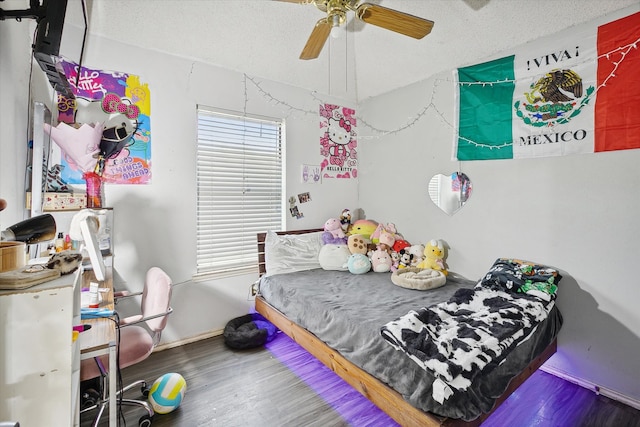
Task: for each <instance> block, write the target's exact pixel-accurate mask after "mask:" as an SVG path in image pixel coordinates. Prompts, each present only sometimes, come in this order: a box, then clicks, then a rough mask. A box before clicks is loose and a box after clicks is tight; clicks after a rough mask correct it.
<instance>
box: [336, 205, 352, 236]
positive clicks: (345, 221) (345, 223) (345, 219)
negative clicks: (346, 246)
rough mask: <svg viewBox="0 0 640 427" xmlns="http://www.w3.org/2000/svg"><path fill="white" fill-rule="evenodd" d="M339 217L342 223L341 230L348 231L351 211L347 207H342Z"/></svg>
mask: <svg viewBox="0 0 640 427" xmlns="http://www.w3.org/2000/svg"><path fill="white" fill-rule="evenodd" d="M339 219H340V224H341V225H342V231H344V232H345V233H349V229H350V228H351V211H350V210H349V209H343V210H342V213H341V214H340V218H339Z"/></svg>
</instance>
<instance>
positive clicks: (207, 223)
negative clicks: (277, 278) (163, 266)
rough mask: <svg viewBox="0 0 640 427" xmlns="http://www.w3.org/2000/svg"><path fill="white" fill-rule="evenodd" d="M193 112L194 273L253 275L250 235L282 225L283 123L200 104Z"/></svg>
mask: <svg viewBox="0 0 640 427" xmlns="http://www.w3.org/2000/svg"><path fill="white" fill-rule="evenodd" d="M197 114H198V150H197V187H198V188H197V191H198V196H197V204H198V205H197V230H196V232H197V274H198V275H202V274H216V275H229V274H230V273H233V274H245V273H250V272H253V271H257V264H258V251H257V247H256V246H257V243H256V233H259V232H263V231H267V230H281V229H282V228H283V226H282V225H283V223H284V214H283V212H284V208H283V204H284V200H283V196H282V195H283V181H284V180H283V172H284V170H283V165H282V163H283V137H282V134H283V127H284V125H283V123H282V122H281V121H279V120H275V119H268V118H261V117H249V116H246V115H238V114H232V113H228V112H222V111H217V110H213V109H210V108H206V107H202V106H198V110H197Z"/></svg>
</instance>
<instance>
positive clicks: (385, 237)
mask: <svg viewBox="0 0 640 427" xmlns="http://www.w3.org/2000/svg"><path fill="white" fill-rule="evenodd" d="M395 241H396V239H395V238H394V237H393V234H391V233H389V232H388V231H386V230H382V231H381V232H380V236H379V238H378V249H382V250H384V251H387V252H388V253H391V247H392V246H393V243H394V242H395Z"/></svg>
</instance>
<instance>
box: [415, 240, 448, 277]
mask: <svg viewBox="0 0 640 427" xmlns="http://www.w3.org/2000/svg"><path fill="white" fill-rule="evenodd" d="M416 267H418V268H430V269H432V270H437V271H441V272H442V273H443V274H444V275H445V276H446V275H447V274H448V272H447V269H446V267H445V264H444V245H443V244H442V241H440V240H436V239H433V240H430V241H429V242H428V243H427V244H426V245H425V247H424V260H423V261H422V262H420V263H419V264H418V265H417V266H416Z"/></svg>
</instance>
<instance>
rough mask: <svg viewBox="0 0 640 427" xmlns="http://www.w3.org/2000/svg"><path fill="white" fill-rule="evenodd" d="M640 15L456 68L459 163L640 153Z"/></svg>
mask: <svg viewBox="0 0 640 427" xmlns="http://www.w3.org/2000/svg"><path fill="white" fill-rule="evenodd" d="M639 70H640V12H638V13H635V14H632V15H629V16H627V17H625V18H621V19H618V20H615V21H612V22H609V23H607V24H605V25H601V26H598V27H596V26H595V25H583V26H580V27H576V28H575V29H572V30H571V31H570V33H568V34H567V35H565V36H562V37H555V38H553V39H545V40H543V41H541V42H533V43H529V44H527V45H524V46H523V47H522V48H521V49H519V51H518V52H517V53H516V54H514V55H511V56H506V57H504V58H499V59H496V60H493V61H489V62H485V63H482V64H477V65H472V66H469V67H464V68H458V69H457V70H456V72H455V73H456V75H457V93H456V96H457V100H456V105H457V108H458V111H457V117H456V119H457V126H456V128H457V135H455V141H454V158H455V159H456V160H486V159H511V158H529V157H544V156H559V155H568V154H579V153H593V152H600V151H611V150H626V149H632V148H640V71H639Z"/></svg>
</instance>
